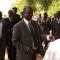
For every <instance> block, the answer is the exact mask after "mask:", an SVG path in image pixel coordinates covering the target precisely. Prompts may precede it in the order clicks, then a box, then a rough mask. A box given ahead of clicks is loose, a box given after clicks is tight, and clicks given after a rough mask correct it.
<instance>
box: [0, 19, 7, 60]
mask: <svg viewBox="0 0 60 60" xmlns="http://www.w3.org/2000/svg"><path fill="white" fill-rule="evenodd" d="M2 24H3V26H2V38H1V39H0V60H4V55H5V48H6V41H7V33H8V25H7V22H5V21H3V20H2Z"/></svg>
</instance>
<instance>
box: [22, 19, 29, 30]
mask: <svg viewBox="0 0 60 60" xmlns="http://www.w3.org/2000/svg"><path fill="white" fill-rule="evenodd" d="M23 20H24V22H25V23H26V25H27V27H28V29H29V30H30V28H29V22H30V21H28V20H26V19H25V18H23Z"/></svg>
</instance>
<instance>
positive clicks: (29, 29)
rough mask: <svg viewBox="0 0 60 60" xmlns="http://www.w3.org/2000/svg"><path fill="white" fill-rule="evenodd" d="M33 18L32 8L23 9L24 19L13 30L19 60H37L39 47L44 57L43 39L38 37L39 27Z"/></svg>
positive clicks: (13, 39) (13, 40)
mask: <svg viewBox="0 0 60 60" xmlns="http://www.w3.org/2000/svg"><path fill="white" fill-rule="evenodd" d="M32 16H33V10H32V8H31V7H28V6H25V7H24V9H23V19H22V20H21V21H20V22H19V23H17V24H16V25H15V26H14V28H13V36H12V42H13V45H14V46H15V47H16V48H17V55H16V58H17V60H35V59H36V57H35V55H36V50H37V49H38V46H39V49H40V53H41V55H42V56H44V51H43V48H42V42H41V40H40V39H41V38H40V36H38V34H39V31H37V30H38V26H37V25H35V24H36V22H34V21H31V19H32ZM35 29H36V30H35Z"/></svg>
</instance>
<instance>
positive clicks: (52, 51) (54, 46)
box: [43, 27, 60, 60]
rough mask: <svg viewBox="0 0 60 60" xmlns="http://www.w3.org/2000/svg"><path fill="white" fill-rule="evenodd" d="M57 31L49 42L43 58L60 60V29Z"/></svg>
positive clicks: (45, 59)
mask: <svg viewBox="0 0 60 60" xmlns="http://www.w3.org/2000/svg"><path fill="white" fill-rule="evenodd" d="M59 28H60V27H59ZM57 32H58V33H57V34H56V35H55V41H53V42H51V43H50V45H49V47H48V49H47V51H46V53H45V56H44V58H43V60H60V48H59V47H60V31H57Z"/></svg>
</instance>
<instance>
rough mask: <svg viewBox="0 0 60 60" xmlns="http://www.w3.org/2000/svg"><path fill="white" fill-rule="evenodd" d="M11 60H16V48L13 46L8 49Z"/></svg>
mask: <svg viewBox="0 0 60 60" xmlns="http://www.w3.org/2000/svg"><path fill="white" fill-rule="evenodd" d="M7 51H8V58H9V60H16V48H15V47H14V46H13V45H11V46H9V47H8V48H7Z"/></svg>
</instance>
